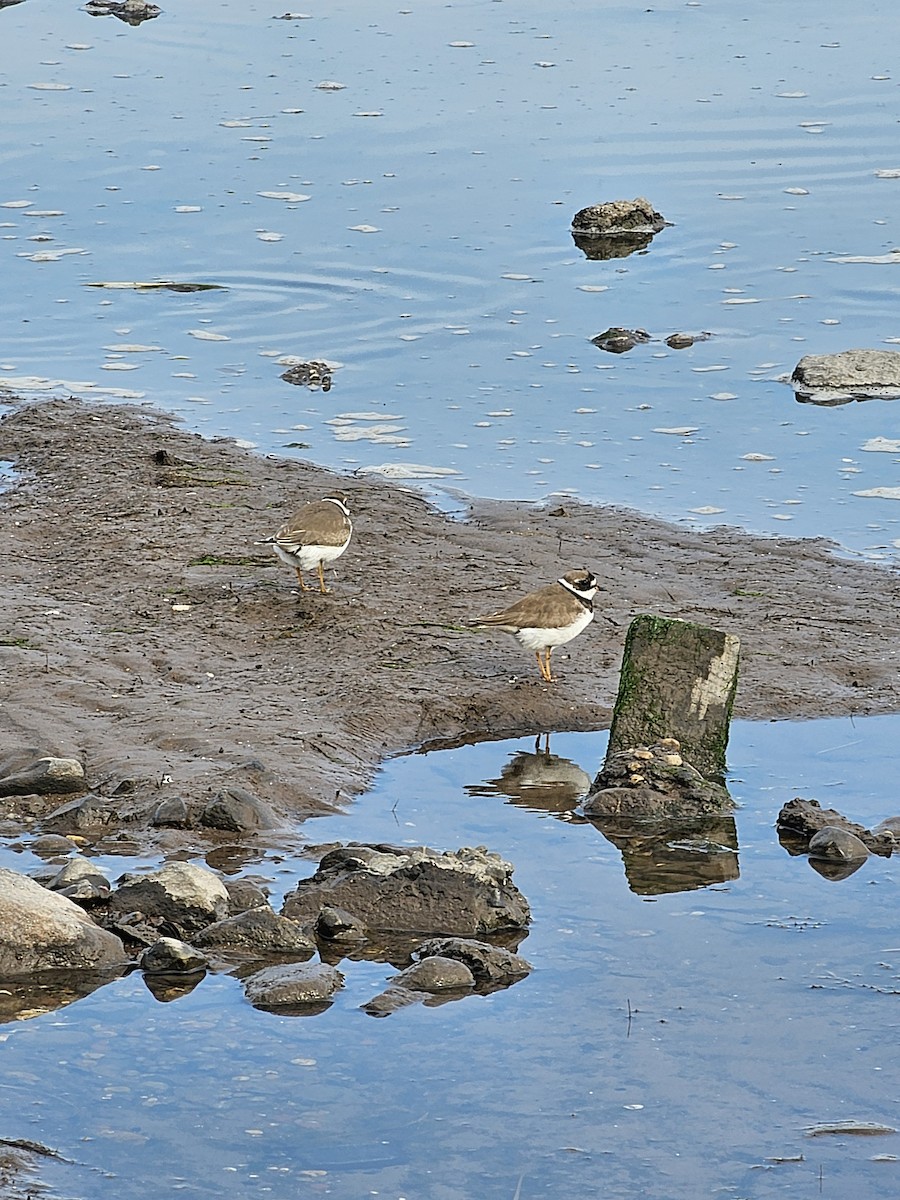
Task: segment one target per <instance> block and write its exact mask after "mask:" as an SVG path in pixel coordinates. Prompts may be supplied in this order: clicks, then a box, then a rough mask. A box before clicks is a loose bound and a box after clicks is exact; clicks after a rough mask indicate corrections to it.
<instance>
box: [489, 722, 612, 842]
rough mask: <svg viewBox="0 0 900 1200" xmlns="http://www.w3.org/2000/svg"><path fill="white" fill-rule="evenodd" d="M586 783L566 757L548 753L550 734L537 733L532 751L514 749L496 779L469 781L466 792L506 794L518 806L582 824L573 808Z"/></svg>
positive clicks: (587, 777) (587, 786)
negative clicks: (514, 751) (481, 781)
mask: <svg viewBox="0 0 900 1200" xmlns="http://www.w3.org/2000/svg"><path fill="white" fill-rule="evenodd" d="M542 743H543V744H542ZM590 786H591V777H590V775H588V773H587V772H586V771H583V770H582V769H581V767H579V766H578V764H577V763H574V762H572V760H571V759H570V758H563V757H562V756H561V755H559V754H551V753H550V734H549V733H539V734H538V735H537V737H536V738H535V741H534V750H533V751H528V750H518V751H517V752H516V753H515V754H512V755H510V757H509V761H508V762H507V763H506V764H505V765H504V766H503V767H502V768H501V771H500V776H499V778H497V779H487V780H485V781H484V782H483V783H475V784H470V785H469V786H467V787H466V792H467V794H468V795H470V796H496V795H502V796H506V797H507V798H508V802H509V803H510V804H515V805H517V806H518V807H520V808H527V809H530V810H531V811H532V812H539V813H546V814H548V815H551V816H555V817H558V818H559V820H561V821H575V822H579V823H583V822H584V820H585V818H584V817H582V816H580V815H579V814H577V813H576V812H575V809H576V808H577V807H578V805H579V803H580V802H581V801H582V800H583V799H584V797H585V796H586V795H587V792H588V790H589V789H590Z"/></svg>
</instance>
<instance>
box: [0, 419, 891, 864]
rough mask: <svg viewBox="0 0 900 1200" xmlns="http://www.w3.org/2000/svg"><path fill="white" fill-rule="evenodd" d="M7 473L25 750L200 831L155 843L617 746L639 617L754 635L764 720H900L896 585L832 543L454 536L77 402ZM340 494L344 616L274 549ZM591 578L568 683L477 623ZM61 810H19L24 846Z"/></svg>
mask: <svg viewBox="0 0 900 1200" xmlns="http://www.w3.org/2000/svg"><path fill="white" fill-rule="evenodd" d="M0 460H5V461H7V462H9V463H11V464H12V466H13V470H12V473H11V475H10V476H8V477H7V480H6V484H7V486H5V488H4V490H3V491H2V492H0V551H2V555H3V560H4V564H5V570H4V572H3V578H2V582H0V588H2V605H0V613H2V617H0V662H2V671H0V733H2V742H3V746H4V748H5V750H6V751H7V752H12V751H17V752H18V751H20V750H23V749H25V750H28V749H30V750H33V751H34V752H35V754H36V755H47V754H51V755H57V756H59V757H61V758H71V759H78V760H80V761H81V762H82V763H83V765H84V770H85V777H86V784H87V787H88V788H89V789H90V791H91V792H92V793H95V794H97V795H98V796H100V797H107V798H112V799H114V800H115V804H116V816H117V821H119V822H121V823H123V824H127V823H128V822H129V821H130V822H131V823H132V828H133V829H134V831H135V834H136V835H137V836H140V837H142V840H143V841H144V842H145V843H147V844H150V843H152V842H154V841H162V842H163V843H165V842H166V841H167V840H169V841H170V840H171V839H173V838H174V837H175V836H176V834H175V833H174V832H173V831H172V830H171V829H168V830H166V831H165V832H163V831H161V830H160V829H159V828H157V829H156V830H155V831H154V829H153V827H152V825H151V824H149V823H147V824H145V822H146V818H147V814H148V813H149V812H150V811H152V810H155V809H156V808H157V807H158V806H159V804H160V803H161V802H162V801H169V800H172V799H175V800H180V801H181V802H182V803H183V804H184V807H185V812H186V813H187V814H188V815H189V814H190V813H191V811H192V810H193V809H194V808H196V807H198V806H208V805H209V803H210V800H211V798H212V797H214V796H215V795H217V794H219V793H222V792H223V791H226V792H227V791H228V789H233V788H242V789H244V790H245V792H246V793H249V794H250V795H252V796H255V797H258V798H260V799H261V800H262V801H264V802H265V805H266V806H267V811H270V812H271V813H272V814H274V818H273V819H274V822H275V824H276V825H277V824H278V823H280V822H284V824H285V825H295V824H296V822H297V821H301V820H303V819H305V818H307V817H309V816H314V815H316V814H321V813H324V812H327V811H329V810H330V809H332V808H333V807H334V806H335V805H338V806H341V805H342V804H343V803H344V802H345V801H346V800H348V799H349V798H351V797H352V796H353V795H354V794H356V793H358V792H360V791H361V790H363V789H364V788H365V787H366V786H367V784H368V783H369V781H370V780H371V778H372V775H373V772H374V771H375V770H376V769H377V766H378V764H379V763H380V762H381V761H382V760H383V759H384V758H385V757H386V756H388V755H391V754H394V753H397V752H400V751H403V750H406V749H410V748H414V747H417V746H420V745H422V744H425V743H431V742H441V743H446V742H449V741H453V740H456V739H460V738H464V737H485V736H504V735H514V734H522V733H531V732H537V731H541V730H554V729H592V728H603V727H604V726H605V725H607V724H608V722H609V718H610V714H611V707H612V704H613V701H614V699H615V695H616V689H617V684H618V672H619V667H620V663H621V655H622V647H623V643H624V639H625V634H626V631H627V628H628V624H629V622H630V621H631V619H632V617H633V616H635V615H636V614H638V613H649V614H655V615H660V616H665V617H677V618H683V619H685V620H690V621H697V622H701V623H703V624H706V625H709V626H712V627H714V628H716V629H721V630H724V631H727V632H728V633H731V634H735V635H736V636H737V637H738V638H739V639H740V642H741V664H740V680H739V685H738V691H737V700H736V704H735V715H736V716H739V717H744V718H752V719H799V718H804V717H816V716H826V715H837V714H847V713H858V714H871V713H886V712H892V711H896V710H897V709H898V708H900V687H898V675H897V660H898V646H897V641H896V634H895V631H896V629H897V627H898V624H900V594H898V588H897V574H896V571H895V570H894V569H893V568H887V567H882V566H874V565H870V564H866V563H862V562H857V561H852V560H848V559H844V558H841V557H839V556H838V555H837V554H836V553H835V552H834V548H833V547H832V546H830V544H829V543H827V542H824V541H797V540H783V539H777V540H776V539H770V538H763V537H755V536H750V535H746V534H742V533H740V532H738V531H735V530H732V529H722V528H719V529H713V530H710V531H705V532H698V531H695V530H693V529H690V528H686V527H684V528H683V527H679V526H675V525H669V524H665V523H663V522H659V521H655V520H652V519H650V518H647V517H643V516H641V515H639V514H635V513H631V512H627V511H623V510H620V509H614V508H602V507H600V508H598V507H591V506H587V505H582V504H579V503H577V502H573V501H570V500H569V499H568V498H567V499H565V500H564V501H562V502H561V501H559V500H558V499H554V500H552V501H551V502H549V503H548V504H546V505H544V506H535V505H533V504H530V503H524V502H522V503H516V502H489V501H482V500H476V501H473V502H472V506H471V512H470V514H469V519H468V520H465V521H453V520H450V519H448V518H446V517H445V516H443V515H442V514H441V513H439V512H437V511H436V510H435V509H434V508H432V507H431V506H430V505H429V504H428V503H427V502H426V501H425V500H424V499H423V498H422V497H421V496H420V495H419V494H418V493H416V492H415V491H412V490H408V489H406V488H405V487H401V486H397V485H396V484H388V483H385V482H381V481H374V480H373V479H372V478H371V477H368V476H367V477H365V478H363V477H354V476H352V475H350V476H335V475H333V474H332V473H330V472H328V471H325V470H322V469H320V468H318V467H315V466H312V465H310V464H308V463H303V462H297V461H293V460H283V459H279V458H275V457H268V456H263V455H260V454H256V453H254V452H252V451H249V450H245V449H243V448H241V447H239V446H238V445H236V444H235V443H234V442H233V441H231V440H229V439H224V438H222V439H218V438H215V439H205V438H203V437H200V436H198V435H196V434H192V433H189V432H186V431H185V430H184V429H182V428H180V427H179V425H178V424H177V422H176V421H175V420H173V419H172V418H170V417H168V416H167V415H165V414H162V413H159V412H155V411H153V410H150V409H146V408H142V407H134V406H121V405H96V404H93V403H85V402H82V401H79V400H77V399H74V398H70V399H53V400H49V401H40V402H33V403H24V402H18V401H16V402H10V403H8V404H7V405H6V406H5V410H4V415H3V417H2V420H0ZM336 486H339V487H340V489H341V490H342V491H343V492H345V493H346V494H347V495H348V497H349V503H350V507H351V510H352V513H353V518H354V526H355V529H354V536H353V540H352V542H351V544H350V547H349V549H348V550H347V552H346V553H345V554H344V556H343V557H342V558H341V559H340V560H339V561H338V562H337V563H336V564H335V565H334V568H333V569H331V570H330V571H329V573H328V584H329V587H330V592H329V594H327V595H320V594H319V593H318V592H311V593H309V594H304V595H301V594H300V593H299V592H298V590H297V587H296V580H295V578H294V576H293V573H292V572H290V571H289V570H288V569H286V568H285V567H284V566H283V565H282V564H280V563H279V562H278V560H277V559H276V558H275V556H274V555H273V554H272V553H271V550H270V549H269V548H267V547H263V546H260V545H258V544H257V543H258V542H259V541H260V540H261V539H263V538H266V537H268V536H270V535H271V534H272V533H273V532H274V531H275V529H277V528H278V526H279V525H280V524H281V523H282V522H283V520H284V519H285V517H287V516H289V515H290V513H291V512H292V511H293V510H295V509H296V508H297V507H299V505H300V504H301V503H303V502H305V501H307V500H310V499H317V498H320V497H321V496H323V495H326V494H327V493H328V491H329V490H333V489H334V488H335V487H336ZM582 566H586V567H588V568H590V569H591V570H593V571H594V572H595V573H596V574H597V576H598V577H599V579H600V580H601V584H602V588H601V591H600V593H599V595H598V597H597V601H596V607H597V617H596V619H595V621H594V622H593V625H592V626H591V627H590V628H589V629H588V630H587V632H586V633H585V634H584V635H583V636H582V637H580V638H578V639H577V640H576V641H575V642H573V643H572V644H571V645H570V646H567V647H565V650H564V651H563V652H560V653H559V655H558V657H557V658H555V659H554V666H555V668H556V669H557V672H558V676H559V678H558V680H557V681H556V682H554V683H552V684H548V683H544V682H543V681H542V680H541V679H540V677H539V676H538V673H537V671H536V669H535V666H534V660H533V656H531V655H529V654H526V653H525V652H523V651H522V650H521V648H520V647H519V646H518V645H517V644H516V642H515V641H514V640H513V639H511V638H509V637H506V636H504V635H502V634H496V635H485V634H483V633H475V632H472V631H470V630H468V629H466V628H464V624H465V622H466V621H468V620H470V619H472V618H473V616H477V614H478V613H480V612H483V611H486V610H488V609H491V608H499V607H502V606H504V605H506V604H508V603H509V602H510V601H511V600H512V599H514V598H515V597H517V596H518V595H521V594H523V593H525V592H527V591H530V590H532V589H534V588H535V587H539V586H541V585H543V584H544V583H547V582H550V581H552V580H553V579H555V578H557V577H558V576H559V575H560V574H562V573H563V571H566V570H569V569H572V568H575V567H582ZM51 804H59V798H58V797H57V798H55V799H53V798H51V797H45V798H44V799H43V801H41V802H40V803H39V802H38V800H37V799H36V798H35V797H30V798H29V797H18V798H17V797H6V798H4V799H2V800H0V805H2V809H3V811H4V813H5V819H6V822H7V830H8V829H9V827H10V823H15V822H16V821H21V820H25V819H27V820H29V821H35V820H39V819H40V818H41V816H43V815H46V813H47V812H48V811H49V807H50V805H51ZM139 829H142V830H143V834H138V830H139ZM274 835H275V834H274V830H273V836H274Z"/></svg>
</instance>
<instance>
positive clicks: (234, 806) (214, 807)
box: [200, 785, 276, 833]
mask: <svg viewBox="0 0 900 1200" xmlns="http://www.w3.org/2000/svg"><path fill="white" fill-rule="evenodd" d="M200 824H201V825H206V826H207V827H209V828H212V829H224V830H226V831H227V832H229V833H252V832H253V831H254V830H256V829H271V828H272V827H273V826H274V825H275V824H276V821H275V818H274V816H273V814H272V811H271V809H270V808H269V807H268V805H266V804H264V803H263V802H262V800H260V799H259V797H258V796H255V795H254V794H253V792H251V791H248V790H247V788H242V787H237V786H236V785H235V786H232V787H229V788H226V789H225V790H224V791H222V792H219V794H218V795H217V796H216V797H214V799H212V800H210V802H209V803H208V804H207V805H206V807H205V808H204V809H203V811H202V813H201V814H200Z"/></svg>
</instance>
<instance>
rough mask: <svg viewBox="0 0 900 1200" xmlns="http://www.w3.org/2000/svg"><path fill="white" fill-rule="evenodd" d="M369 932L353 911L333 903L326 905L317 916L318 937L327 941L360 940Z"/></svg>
mask: <svg viewBox="0 0 900 1200" xmlns="http://www.w3.org/2000/svg"><path fill="white" fill-rule="evenodd" d="M367 932H368V931H367V930H366V927H365V925H364V924H363V923H362V921H360V920H359V919H358V918H357V917H354V915H353V914H352V913H348V912H347V911H346V910H345V909H343V908H335V907H334V906H333V905H331V904H326V905H324V907H323V908H321V909H320V911H319V915H318V917H317V918H316V937H319V938H321V939H322V940H323V941H325V942H360V941H363V940H364V939H365V937H366V935H367Z"/></svg>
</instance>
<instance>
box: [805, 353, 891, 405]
mask: <svg viewBox="0 0 900 1200" xmlns="http://www.w3.org/2000/svg"><path fill="white" fill-rule="evenodd" d="M791 386H792V387H793V389H794V392H795V393H796V396H797V399H798V400H803V401H807V402H809V403H812V404H824V405H834V404H848V403H849V402H850V401H851V400H868V399H882V400H892V399H897V398H900V351H898V350H842V351H841V352H840V353H838V354H807V355H806V356H805V357H804V358H801V359H800V361H799V362H798V363H797V365H796V367H794V371H793V374H792V375H791Z"/></svg>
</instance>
